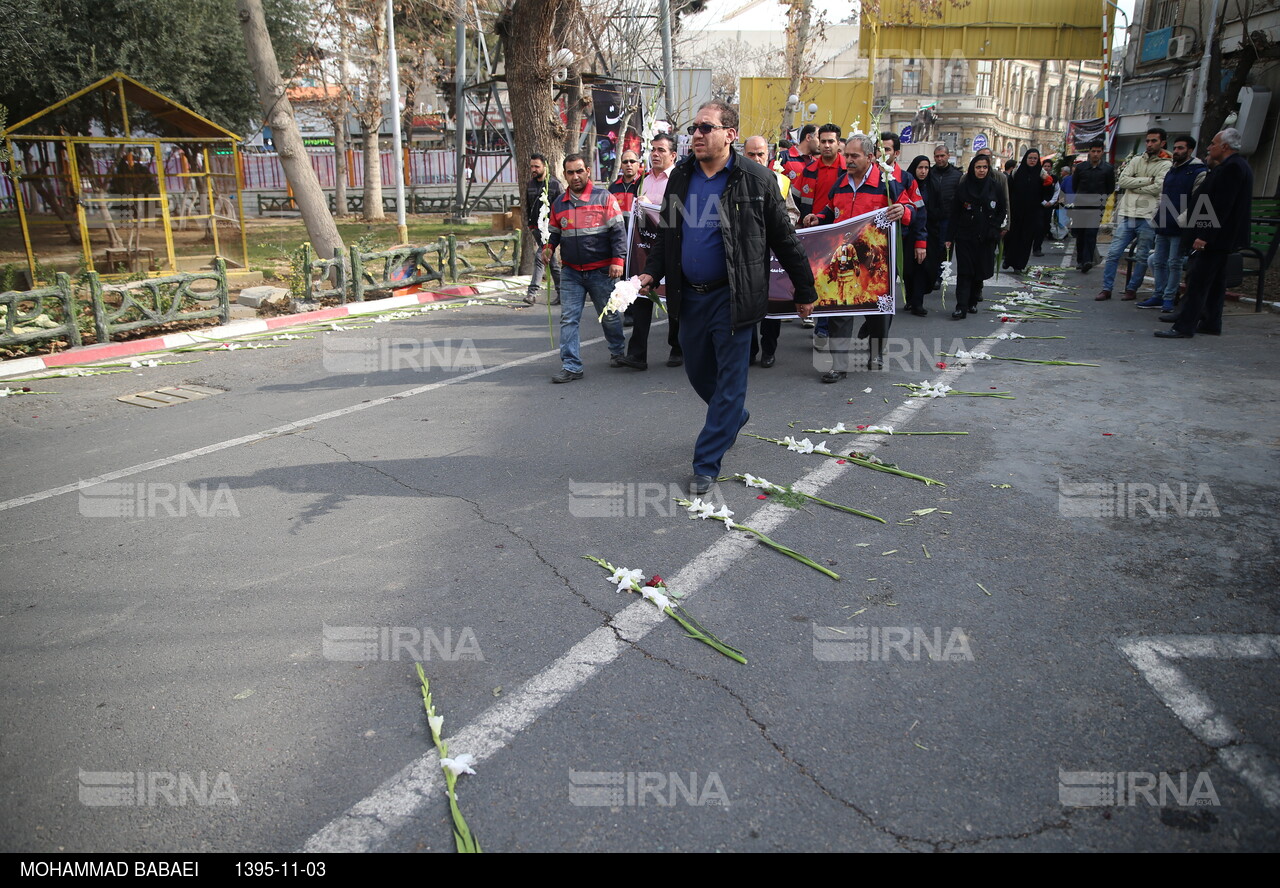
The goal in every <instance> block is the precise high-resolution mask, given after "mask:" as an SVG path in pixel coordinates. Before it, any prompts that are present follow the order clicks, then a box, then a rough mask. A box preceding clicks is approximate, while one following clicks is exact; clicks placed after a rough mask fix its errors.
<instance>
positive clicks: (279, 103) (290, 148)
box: [236, 0, 342, 258]
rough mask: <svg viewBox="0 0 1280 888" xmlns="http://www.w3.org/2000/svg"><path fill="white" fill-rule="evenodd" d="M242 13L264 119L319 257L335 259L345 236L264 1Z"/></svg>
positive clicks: (251, 0)
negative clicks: (301, 124) (305, 140)
mask: <svg viewBox="0 0 1280 888" xmlns="http://www.w3.org/2000/svg"><path fill="white" fill-rule="evenodd" d="M236 12H237V15H238V16H239V18H240V26H241V29H242V30H243V31H244V43H245V49H246V51H247V53H248V56H249V66H250V68H252V69H253V77H254V80H255V81H256V82H257V86H258V96H259V101H260V102H261V105H262V115H263V119H264V120H266V121H267V122H268V123H269V124H270V125H271V129H272V132H273V134H274V139H275V143H276V152H277V153H278V154H279V155H280V164H281V166H283V167H284V174H285V178H287V179H288V181H289V187H290V188H292V189H293V196H294V200H295V201H297V204H298V209H299V210H300V211H301V212H302V221H303V224H304V225H306V227H307V236H308V237H309V238H310V239H311V246H312V247H313V248H315V251H316V252H317V253H319V254H320V255H321V256H324V257H326V258H327V257H329V256H333V255H334V254H335V252H336V251H338V252H340V251H341V250H342V236H341V235H340V234H338V226H337V225H336V224H334V221H333V216H331V215H330V214H329V207H328V206H327V205H326V204H325V199H324V192H323V191H321V190H320V180H319V179H317V178H316V172H315V170H314V169H312V168H311V161H310V159H309V158H308V157H307V152H306V149H305V148H303V145H302V135H301V133H299V132H298V122H297V121H296V120H295V119H294V116H293V106H292V105H291V104H290V103H289V97H288V94H287V93H286V91H285V85H284V81H283V80H282V79H281V77H280V69H279V67H278V66H277V65H276V56H275V52H274V50H273V49H272V47H271V36H270V35H269V34H268V33H267V25H266V20H265V18H264V17H263V14H262V3H261V0H236Z"/></svg>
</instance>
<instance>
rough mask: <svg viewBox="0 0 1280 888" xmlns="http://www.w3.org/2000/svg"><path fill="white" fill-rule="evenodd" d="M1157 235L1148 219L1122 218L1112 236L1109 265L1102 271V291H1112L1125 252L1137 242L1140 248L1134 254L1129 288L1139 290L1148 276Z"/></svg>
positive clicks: (1108, 255)
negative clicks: (1153, 243)
mask: <svg viewBox="0 0 1280 888" xmlns="http://www.w3.org/2000/svg"><path fill="white" fill-rule="evenodd" d="M1155 237H1156V233H1155V230H1154V229H1152V227H1151V223H1150V222H1148V221H1147V220H1146V219H1135V218H1133V217H1131V216H1121V217H1120V222H1119V223H1118V224H1117V225H1116V229H1115V231H1114V232H1113V233H1112V235H1111V249H1110V250H1108V251H1107V264H1106V265H1105V266H1104V267H1103V269H1102V289H1104V290H1107V291H1110V290H1111V288H1112V287H1113V286H1115V282H1116V269H1117V268H1118V267H1119V266H1120V260H1121V259H1122V258H1123V257H1124V251H1125V250H1127V249H1129V244H1131V243H1133V242H1134V241H1135V240H1136V241H1137V242H1138V247H1137V249H1136V250H1134V253H1133V274H1132V276H1130V278H1129V286H1130V287H1131V288H1133V289H1134V290H1137V289H1138V288H1139V287H1141V286H1142V279H1143V278H1145V277H1146V276H1147V257H1149V256H1150V255H1151V245H1152V242H1153V241H1154V240H1155Z"/></svg>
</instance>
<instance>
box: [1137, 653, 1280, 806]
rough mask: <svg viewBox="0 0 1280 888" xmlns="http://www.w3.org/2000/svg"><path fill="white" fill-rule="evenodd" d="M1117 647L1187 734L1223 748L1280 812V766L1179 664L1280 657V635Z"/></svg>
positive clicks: (1221, 757)
mask: <svg viewBox="0 0 1280 888" xmlns="http://www.w3.org/2000/svg"><path fill="white" fill-rule="evenodd" d="M1117 644H1118V646H1119V648H1120V650H1121V651H1122V652H1123V653H1124V655H1125V656H1126V657H1128V658H1129V661H1130V662H1131V663H1133V665H1134V666H1135V667H1137V669H1138V671H1139V672H1141V673H1142V677H1143V678H1145V679H1146V680H1147V683H1148V684H1150V685H1151V688H1152V690H1154V691H1155V692H1156V696H1158V697H1159V698H1160V699H1161V701H1163V702H1164V704H1165V705H1166V706H1168V707H1169V709H1171V710H1172V711H1173V714H1174V715H1176V716H1177V717H1178V720H1179V721H1181V722H1182V724H1183V725H1184V726H1185V727H1186V728H1187V730H1188V731H1190V732H1191V733H1192V734H1193V735H1194V736H1195V737H1196V739H1198V740H1199V741H1200V742H1202V743H1204V744H1205V745H1206V746H1210V747H1212V748H1213V749H1215V750H1217V755H1218V761H1219V762H1221V763H1222V765H1223V767H1225V768H1227V769H1228V770H1230V771H1232V772H1234V773H1235V774H1236V776H1237V777H1239V778H1240V779H1241V781H1243V782H1244V784H1245V785H1246V786H1248V787H1249V789H1250V790H1252V791H1253V793H1254V795H1256V796H1257V797H1258V799H1259V800H1261V801H1262V803H1263V804H1265V805H1266V806H1267V807H1268V808H1271V809H1272V810H1280V766H1277V764H1276V762H1275V760H1274V759H1273V758H1272V757H1271V756H1270V754H1269V753H1268V752H1267V751H1266V750H1265V749H1263V748H1262V747H1260V746H1258V745H1257V744H1253V743H1244V742H1243V740H1244V735H1243V734H1241V733H1240V730H1239V729H1238V728H1237V727H1236V726H1235V724H1234V723H1232V721H1231V720H1230V719H1229V718H1227V716H1226V714H1225V713H1222V712H1220V711H1219V710H1218V709H1217V707H1216V706H1215V705H1214V703H1213V701H1212V700H1211V699H1209V697H1208V695H1207V694H1205V693H1204V691H1202V690H1200V688H1198V687H1196V686H1195V685H1194V684H1192V683H1191V681H1190V680H1189V679H1188V678H1187V677H1186V675H1185V674H1184V673H1183V671H1182V670H1181V669H1180V668H1179V667H1178V666H1177V665H1176V663H1177V661H1179V660H1194V659H1215V660H1271V659H1276V658H1277V657H1280V635H1166V636H1149V637H1145V638H1128V639H1123V640H1121V641H1118V642H1117Z"/></svg>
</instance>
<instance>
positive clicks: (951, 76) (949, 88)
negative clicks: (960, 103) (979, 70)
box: [942, 62, 990, 95]
mask: <svg viewBox="0 0 1280 888" xmlns="http://www.w3.org/2000/svg"><path fill="white" fill-rule="evenodd" d="M988 64H990V63H989V62H988ZM968 75H969V69H968V65H966V64H965V63H964V62H952V63H951V64H950V65H948V66H947V75H946V80H945V81H944V82H943V85H942V87H943V92H946V93H951V94H952V95H954V94H956V93H962V92H964V91H965V81H966V80H968V79H969V76H968Z"/></svg>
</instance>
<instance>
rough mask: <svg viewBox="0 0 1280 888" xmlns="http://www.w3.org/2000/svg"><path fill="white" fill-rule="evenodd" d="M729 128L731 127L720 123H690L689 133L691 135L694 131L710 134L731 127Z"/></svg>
mask: <svg viewBox="0 0 1280 888" xmlns="http://www.w3.org/2000/svg"><path fill="white" fill-rule="evenodd" d="M729 128H730V127H727V126H721V125H720V124H718V123H691V124H689V127H688V133H689V135H691V136H692V135H693V134H694V133H702V134H703V135H704V136H709V135H711V134H712V133H713V132H715V131H716V130H718V129H729Z"/></svg>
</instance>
